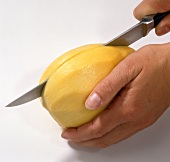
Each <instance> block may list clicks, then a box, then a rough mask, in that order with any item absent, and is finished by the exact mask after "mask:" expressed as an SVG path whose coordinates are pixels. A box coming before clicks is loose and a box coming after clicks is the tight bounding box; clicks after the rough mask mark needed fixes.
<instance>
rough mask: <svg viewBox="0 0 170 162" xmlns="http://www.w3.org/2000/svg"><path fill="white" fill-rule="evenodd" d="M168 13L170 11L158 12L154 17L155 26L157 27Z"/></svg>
mask: <svg viewBox="0 0 170 162" xmlns="http://www.w3.org/2000/svg"><path fill="white" fill-rule="evenodd" d="M168 14H170V11H167V12H164V13H158V14H156V15H155V16H154V17H153V19H154V27H156V26H157V25H158V24H159V23H160V21H161V20H162V19H163V18H164V17H165V16H167V15H168Z"/></svg>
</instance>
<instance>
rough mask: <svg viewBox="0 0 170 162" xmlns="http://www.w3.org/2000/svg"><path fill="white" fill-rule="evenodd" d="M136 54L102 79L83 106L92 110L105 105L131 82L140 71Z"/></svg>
mask: <svg viewBox="0 0 170 162" xmlns="http://www.w3.org/2000/svg"><path fill="white" fill-rule="evenodd" d="M137 53H138V52H135V54H134V53H133V54H131V55H130V56H128V57H127V58H126V59H125V60H123V61H122V62H120V63H119V64H118V65H117V66H116V67H115V68H114V69H113V70H112V72H111V73H110V74H109V75H108V76H107V77H106V78H104V79H103V80H102V81H101V82H100V83H99V84H98V85H97V86H96V87H95V88H94V90H93V91H92V93H91V94H90V95H89V97H88V98H87V100H86V102H85V106H86V107H87V108H88V109H90V110H94V109H97V108H100V107H102V106H105V105H107V104H108V103H109V102H110V101H111V100H112V99H113V98H114V96H115V95H116V94H117V93H118V92H119V91H120V90H121V89H122V88H123V87H124V86H125V85H126V84H128V83H129V82H130V81H131V80H133V79H134V78H135V77H136V76H137V75H138V74H139V73H140V72H141V70H142V66H141V65H142V64H138V63H137V62H138V61H139V62H141V60H138V61H137V59H139V58H138V57H136V55H137Z"/></svg>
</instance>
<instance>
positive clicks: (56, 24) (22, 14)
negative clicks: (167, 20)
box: [0, 0, 170, 162]
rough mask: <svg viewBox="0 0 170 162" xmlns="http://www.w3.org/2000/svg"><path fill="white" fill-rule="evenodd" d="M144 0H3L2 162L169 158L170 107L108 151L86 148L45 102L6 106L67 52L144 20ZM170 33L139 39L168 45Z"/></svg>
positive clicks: (133, 161) (132, 161) (137, 161)
mask: <svg viewBox="0 0 170 162" xmlns="http://www.w3.org/2000/svg"><path fill="white" fill-rule="evenodd" d="M139 2H140V0H48V1H47V0H0V76H1V78H0V161H2V162H111V161H115V162H160V161H163V162H169V159H170V126H169V125H170V124H169V123H170V117H169V116H170V110H168V111H166V112H165V113H164V114H163V116H162V117H161V118H160V119H159V120H158V121H157V122H156V123H155V124H154V125H153V126H151V127H149V128H147V129H145V130H143V131H141V132H140V133H137V134H136V135H134V136H133V137H131V138H129V139H128V140H125V141H123V142H121V143H118V144H115V145H113V146H111V147H109V148H106V149H89V148H81V147H78V146H75V145H73V144H69V143H68V142H67V141H66V140H64V139H62V138H61V137H60V134H61V129H60V127H59V126H58V125H57V123H56V122H55V121H54V120H53V119H52V117H51V116H50V115H49V114H48V112H47V111H46V110H45V109H44V108H43V107H42V106H41V104H40V101H39V100H35V101H33V102H30V103H28V104H25V105H22V106H18V107H15V108H5V105H6V104H8V102H10V101H12V100H13V99H15V98H17V97H19V96H20V95H21V94H23V93H24V92H26V91H28V90H29V89H31V88H33V87H34V86H35V85H37V84H38V81H39V78H40V76H41V74H42V73H43V71H44V70H45V68H46V67H47V66H48V65H49V64H50V63H51V62H52V61H53V60H54V59H55V58H56V57H58V56H59V55H61V54H62V53H64V52H66V51H68V50H70V49H72V48H75V47H78V46H81V45H84V44H90V43H101V42H107V41H108V40H110V39H111V38H113V37H115V36H117V35H118V34H120V33H121V32H123V31H124V30H126V29H128V28H129V27H131V26H132V25H134V24H135V23H137V22H138V21H137V20H136V19H135V18H134V17H133V9H134V8H135V6H137V4H138V3H139ZM169 36H170V35H166V36H164V37H156V36H155V34H154V32H151V33H150V34H149V36H148V37H146V38H143V39H142V40H140V41H138V42H137V43H134V44H133V45H132V47H134V48H135V49H136V50H137V49H139V48H140V47H142V46H144V45H146V44H149V43H164V42H168V41H169V38H170V37H169Z"/></svg>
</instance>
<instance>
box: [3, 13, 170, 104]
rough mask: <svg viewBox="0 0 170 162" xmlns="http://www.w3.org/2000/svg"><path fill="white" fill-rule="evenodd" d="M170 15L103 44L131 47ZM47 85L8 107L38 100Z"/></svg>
mask: <svg viewBox="0 0 170 162" xmlns="http://www.w3.org/2000/svg"><path fill="white" fill-rule="evenodd" d="M169 13H170V11H168V12H165V13H158V14H154V15H149V16H146V17H144V18H143V19H142V20H141V21H140V22H139V23H138V24H136V25H134V26H133V27H132V28H130V29H128V30H127V31H125V32H123V33H122V34H120V35H119V36H118V37H116V38H114V39H112V40H110V41H109V42H107V43H105V44H103V45H104V46H129V45H130V44H132V43H134V42H135V41H137V40H139V39H140V38H142V37H145V36H146V35H147V34H148V33H149V32H150V31H151V30H152V29H153V28H155V27H156V26H157V25H158V24H159V22H160V21H161V20H162V19H163V18H164V17H165V16H166V15H168V14H169ZM46 83H47V80H46V81H44V82H43V83H42V84H40V85H38V86H36V87H35V88H33V89H32V90H30V91H28V92H27V93H25V94H24V95H22V96H21V97H19V98H17V99H16V100H14V101H13V102H11V103H10V104H8V105H7V106H6V107H13V106H18V105H21V104H24V103H27V102H29V101H32V100H34V99H36V98H39V97H41V94H42V91H43V89H44V87H45V85H46Z"/></svg>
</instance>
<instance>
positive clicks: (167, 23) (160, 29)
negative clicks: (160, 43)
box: [156, 14, 170, 36]
mask: <svg viewBox="0 0 170 162" xmlns="http://www.w3.org/2000/svg"><path fill="white" fill-rule="evenodd" d="M168 32H170V14H169V15H167V16H166V17H165V18H164V19H163V20H162V21H161V22H160V23H159V24H158V26H157V27H156V34H157V35H158V36H161V35H164V34H167V33H168Z"/></svg>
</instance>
